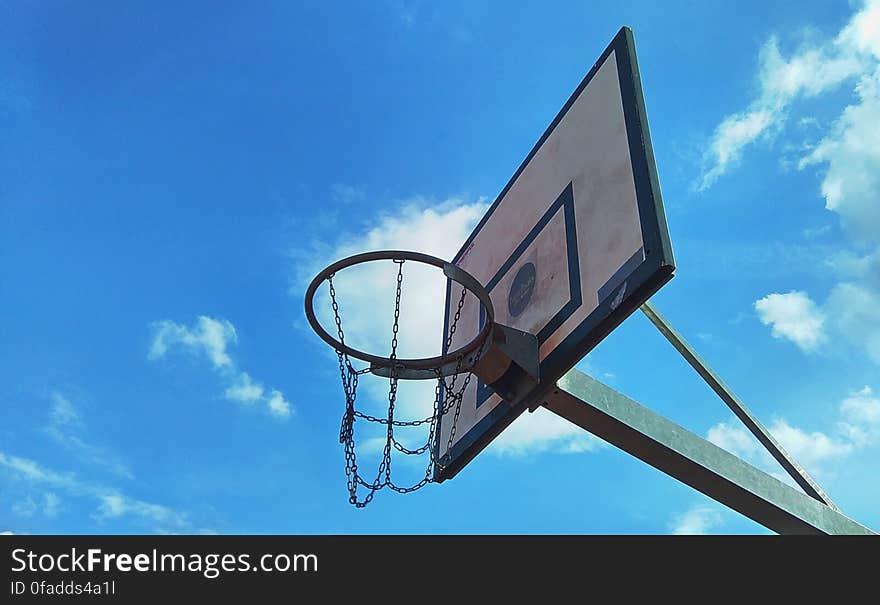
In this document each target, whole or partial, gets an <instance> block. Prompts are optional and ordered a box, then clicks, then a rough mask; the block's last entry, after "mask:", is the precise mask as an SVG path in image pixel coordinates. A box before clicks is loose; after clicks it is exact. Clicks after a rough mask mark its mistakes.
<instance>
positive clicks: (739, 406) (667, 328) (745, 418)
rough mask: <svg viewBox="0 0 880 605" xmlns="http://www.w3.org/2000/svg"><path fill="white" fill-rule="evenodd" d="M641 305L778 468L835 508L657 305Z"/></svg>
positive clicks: (824, 502)
mask: <svg viewBox="0 0 880 605" xmlns="http://www.w3.org/2000/svg"><path fill="white" fill-rule="evenodd" d="M641 309H642V312H643V313H644V314H645V315H647V316H648V319H650V320H651V323H653V324H654V325H655V326H656V327H657V329H658V330H660V332H661V333H662V334H663V336H665V337H666V340H668V341H669V342H670V343H671V344H672V346H673V347H675V349H676V350H677V351H678V352H679V353H681V355H682V357H684V358H685V359H686V360H687V362H688V363H689V364H690V365H691V367H692V368H694V369H695V370H696V371H697V374H699V375H700V377H701V378H702V379H703V380H705V381H706V384H708V385H709V386H710V387H711V388H712V390H713V391H715V393H716V394H717V395H718V397H720V398H721V400H722V401H724V403H726V404H727V407H729V408H730V409H731V410H732V411H733V413H734V414H736V417H737V418H739V419H740V420H741V421H742V423H743V424H744V425H746V428H748V429H749V431H751V433H752V434H753V435H754V436H755V437H756V438H757V439H758V441H760V442H761V445H763V446H764V447H765V448H766V449H767V451H768V452H770V455H771V456H773V457H774V458H775V459H776V461H777V462H779V464H780V465H781V466H782V468H784V469H785V472H787V473H788V474H789V475H790V476H791V478H792V479H794V480H795V482H796V483H797V484H798V485H800V486H801V489H803V490H804V492H806V493H807V495H809V496H811V497H813V498H815V499H816V500H818V501H819V502H822V503H823V504H825V505H827V506H830V507H831V508H833V509H835V510H837V507H836V506H835V504H834V502H832V501H831V498H829V497H828V494H826V493H825V492H824V490H823V489H822V488H821V487H819V484H818V483H816V482H815V481H814V480H813V479H812V477H810V475H809V474H808V473H807V471H806V470H804V468H803V467H802V466H801V465H800V464H798V463H797V461H795V459H794V458H792V457H791V455H789V453H788V452H786V451H785V449H784V448H783V447H782V445H781V444H780V443H779V442H778V441H776V439H775V438H774V437H773V435H771V434H770V431H768V430H767V429H766V428H765V427H764V425H762V424H761V422H760V421H759V420H758V419H757V418H756V417H755V416H754V415H753V414H752V413H751V412H750V411H749V410H748V408H746V406H745V404H744V403H743V402H742V401H740V399H739V397H737V396H736V395H735V394H734V393H733V391H731V390H730V388H728V386H727V385H726V384H724V382H722V380H721V378H719V377H718V375H717V374H715V372H713V371H712V368H710V367H709V366H708V364H707V363H706V362H705V361H703V359H702V358H701V357H700V356H699V355H697V352H696V351H694V349H693V348H692V347H691V346H690V345H689V344H688V343H687V342H686V341H685V339H684V338H682V336H681V334H679V333H678V332H676V330H675V328H673V327H672V325H671V324H670V323H669V322H668V321H666V319H665V318H664V317H663V316H662V315H660V313H659V312H658V311H657V309H655V308H654V306H653V305H652V304H651V303H650V302H645V303H643V304H642V306H641Z"/></svg>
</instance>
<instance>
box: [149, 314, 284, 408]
mask: <svg viewBox="0 0 880 605" xmlns="http://www.w3.org/2000/svg"><path fill="white" fill-rule="evenodd" d="M152 329H153V339H152V342H151V344H150V349H149V352H148V353H147V359H150V360H153V361H155V360H159V359H163V358H165V357H166V356H167V355H169V354H170V353H172V352H173V351H182V352H184V353H186V354H189V355H194V356H196V357H205V358H207V359H208V360H209V361H210V362H211V365H212V367H213V368H214V370H215V371H217V372H218V373H219V374H220V376H221V377H222V379H223V380H224V381H225V382H226V383H227V385H228V386H227V387H226V389H225V390H224V396H225V397H226V399H228V400H230V401H234V402H236V403H239V404H244V405H252V404H254V403H257V402H260V401H262V402H264V403H265V405H266V409H267V410H268V412H269V413H270V414H271V415H272V416H274V417H276V418H281V419H285V418H288V417H290V415H291V412H292V408H291V406H290V403H289V402H288V401H287V400H286V399H285V398H284V396H283V395H282V393H281V391H279V390H277V389H271V391H270V393H269V395H268V396H267V395H266V394H265V393H266V389H265V388H264V386H263V385H262V384H261V383H260V382H258V381H255V380H253V379H252V378H251V376H250V374H248V373H247V372H245V371H243V370H239V369H238V366H237V364H236V363H235V362H234V361H233V359H232V357H231V356H230V354H229V349H230V348H231V346H233V345H235V344H236V343H237V342H238V333H237V332H236V330H235V326H233V325H232V323H231V322H229V321H228V320H226V319H216V318H213V317H208V316H205V315H200V316H199V317H198V318H197V319H196V322H195V324H194V325H193V326H192V327H188V326H185V325H182V324H178V323H176V322H173V321H171V320H168V319H163V320H160V321H156V322H153V324H152Z"/></svg>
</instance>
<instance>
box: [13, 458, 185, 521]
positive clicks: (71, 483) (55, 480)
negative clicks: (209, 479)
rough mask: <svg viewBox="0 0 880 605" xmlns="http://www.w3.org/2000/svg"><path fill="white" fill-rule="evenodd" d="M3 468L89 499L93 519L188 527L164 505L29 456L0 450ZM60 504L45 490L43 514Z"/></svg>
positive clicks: (29, 481)
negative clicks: (92, 504)
mask: <svg viewBox="0 0 880 605" xmlns="http://www.w3.org/2000/svg"><path fill="white" fill-rule="evenodd" d="M2 469H5V470H6V471H7V472H9V473H10V474H11V475H12V476H13V477H15V478H17V479H18V480H21V481H23V482H25V483H26V484H31V485H33V486H43V487H52V488H54V489H57V490H62V491H63V492H65V493H66V494H68V495H69V496H70V497H73V498H86V499H89V500H92V501H93V502H95V504H96V509H95V518H96V519H99V520H104V519H108V518H118V517H121V516H131V517H136V518H139V519H142V520H145V521H149V522H163V523H166V524H174V525H176V526H178V527H180V528H181V529H186V528H188V527H189V524H188V521H187V519H186V515H183V514H181V513H178V512H175V511H173V510H172V509H170V508H168V507H166V506H162V505H160V504H154V503H150V502H145V501H142V500H138V499H135V498H131V497H130V496H127V495H125V494H124V493H123V492H121V491H120V490H118V489H116V488H111V487H106V486H103V485H100V484H96V483H92V482H88V481H82V480H80V479H79V478H77V476H76V475H75V474H73V473H61V472H58V471H54V470H52V469H48V468H45V467H43V466H42V465H40V464H39V463H37V462H36V461H34V460H31V459H28V458H21V457H18V456H12V455H9V454H6V453H4V452H0V470H2ZM60 504H61V498H60V497H58V496H57V495H56V494H55V493H54V492H47V493H46V494H45V495H44V497H43V505H42V510H43V512H44V513H45V514H46V515H48V516H52V515H54V514H57V513H58V511H59V510H60ZM34 508H36V502H34Z"/></svg>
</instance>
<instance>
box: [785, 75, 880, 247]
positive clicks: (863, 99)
mask: <svg viewBox="0 0 880 605" xmlns="http://www.w3.org/2000/svg"><path fill="white" fill-rule="evenodd" d="M856 93H857V94H858V96H859V103H857V104H854V105H850V106H848V107H847V108H846V109H844V111H843V113H842V114H841V116H840V117H839V118H838V120H837V122H836V124H835V126H834V128H833V130H832V132H831V133H830V134H829V135H828V136H826V137H825V138H824V139H822V141H821V142H820V143H819V144H818V145H817V146H816V147H815V148H814V149H813V150H812V152H811V153H809V154H808V155H807V156H806V157H804V158H803V159H802V160H801V161H800V164H799V166H800V167H801V168H804V167H806V166H811V165H815V164H823V165H825V166H826V167H827V168H826V171H825V174H824V177H823V179H822V185H821V191H822V195H823V196H824V197H825V207H826V208H827V209H828V210H831V211H833V212H836V213H837V214H838V215H839V216H840V218H841V220H842V222H843V225H844V226H845V227H846V228H847V230H848V231H849V232H850V233H852V234H853V235H854V236H855V237H856V238H857V239H859V240H862V241H878V240H880V200H878V194H880V129H878V128H877V124H880V67H878V68H877V69H876V70H875V71H874V72H873V73H871V74H866V75H864V76H863V77H862V78H861V79H860V80H859V83H858V85H857V86H856Z"/></svg>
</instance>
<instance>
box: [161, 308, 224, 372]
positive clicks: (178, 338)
mask: <svg viewBox="0 0 880 605" xmlns="http://www.w3.org/2000/svg"><path fill="white" fill-rule="evenodd" d="M153 328H154V332H155V333H154V336H153V342H152V344H151V345H150V352H149V353H148V355H147V357H148V358H149V359H160V358H162V357H164V356H165V355H166V354H167V353H168V351H169V349H173V348H178V347H179V348H182V349H183V350H185V351H188V352H190V353H204V354H205V355H207V356H208V358H209V359H210V360H211V363H213V364H214V367H216V368H222V367H226V366H229V365H231V364H232V360H231V359H230V358H229V355H228V354H227V353H226V347H227V345H228V344H229V343H235V342H236V341H237V340H238V336H237V335H236V333H235V328H234V327H233V325H232V324H231V323H229V322H228V321H226V320H225V319H220V320H218V319H214V318H211V317H206V316H204V315H200V316H199V318H198V319H197V321H196V325H195V327H193V328H187V327H186V326H182V325H180V324H177V323H174V322H173V321H169V320H167V319H166V320H162V321H157V322H155V323H154V324H153Z"/></svg>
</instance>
